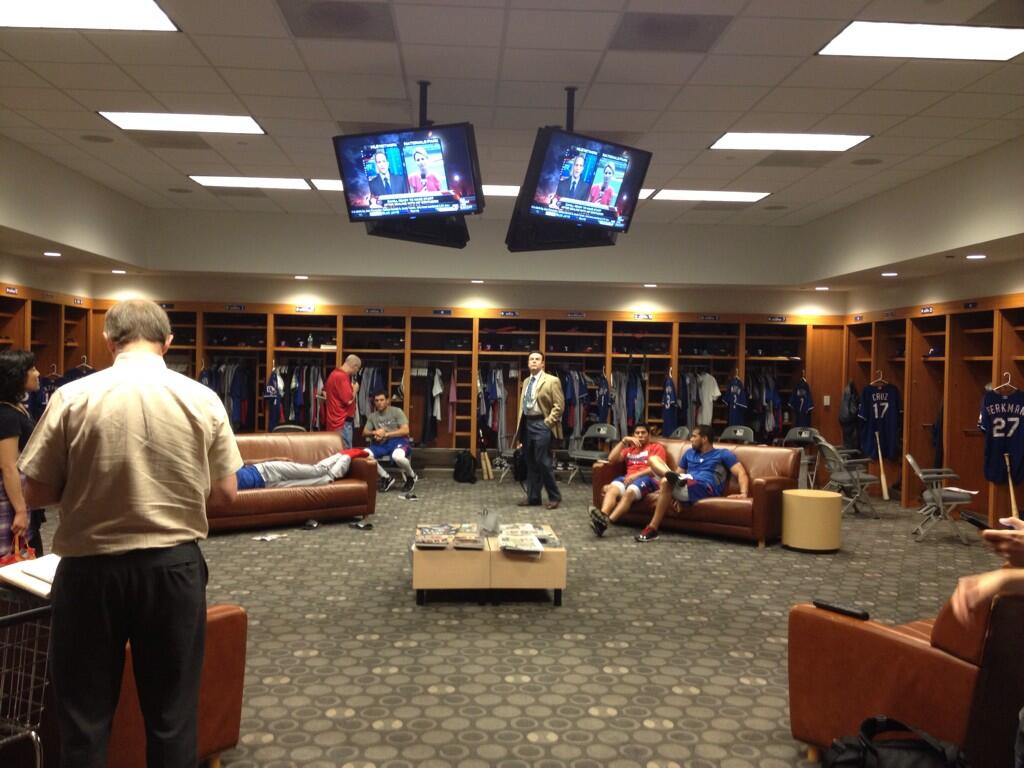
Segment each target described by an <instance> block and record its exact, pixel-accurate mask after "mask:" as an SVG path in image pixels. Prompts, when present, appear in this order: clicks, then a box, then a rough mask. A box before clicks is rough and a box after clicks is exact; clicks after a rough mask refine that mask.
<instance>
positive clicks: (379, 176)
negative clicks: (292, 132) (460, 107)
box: [334, 123, 484, 222]
mask: <svg viewBox="0 0 1024 768" xmlns="http://www.w3.org/2000/svg"><path fill="white" fill-rule="evenodd" d="M334 152H335V154H336V156H337V159H338V170H339V172H340V173H341V181H342V183H343V185H344V187H345V192H344V194H345V204H346V205H347V206H348V217H349V220H350V221H354V222H366V221H375V220H381V219H415V218H418V217H420V216H451V215H466V214H474V213H480V212H481V211H482V210H483V209H484V197H483V187H482V184H481V181H480V163H479V161H478V159H477V153H476V138H475V137H474V134H473V126H472V125H470V124H469V123H453V124H451V125H434V126H430V127H429V128H409V129H406V130H401V131H385V132H381V133H359V134H346V135H343V136H335V137H334Z"/></svg>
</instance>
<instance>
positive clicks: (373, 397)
mask: <svg viewBox="0 0 1024 768" xmlns="http://www.w3.org/2000/svg"><path fill="white" fill-rule="evenodd" d="M379 395H384V397H387V396H388V393H387V392H385V391H384V390H383V389H375V390H374V391H373V393H372V394H371V395H370V399H371V400H376V399H377V397H378V396H379Z"/></svg>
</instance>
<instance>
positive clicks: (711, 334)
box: [679, 333, 739, 339]
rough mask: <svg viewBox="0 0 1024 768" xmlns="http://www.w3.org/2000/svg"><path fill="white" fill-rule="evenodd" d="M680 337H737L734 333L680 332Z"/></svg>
mask: <svg viewBox="0 0 1024 768" xmlns="http://www.w3.org/2000/svg"><path fill="white" fill-rule="evenodd" d="M679 338H680V339H738V338H739V336H738V335H737V334H735V333H680V334H679Z"/></svg>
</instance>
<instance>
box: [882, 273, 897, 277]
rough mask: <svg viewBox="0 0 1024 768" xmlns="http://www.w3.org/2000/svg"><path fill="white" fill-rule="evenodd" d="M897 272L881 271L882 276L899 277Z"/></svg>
mask: <svg viewBox="0 0 1024 768" xmlns="http://www.w3.org/2000/svg"><path fill="white" fill-rule="evenodd" d="M899 275H900V273H899V272H883V273H882V277H899Z"/></svg>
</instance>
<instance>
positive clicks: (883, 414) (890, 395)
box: [859, 384, 902, 459]
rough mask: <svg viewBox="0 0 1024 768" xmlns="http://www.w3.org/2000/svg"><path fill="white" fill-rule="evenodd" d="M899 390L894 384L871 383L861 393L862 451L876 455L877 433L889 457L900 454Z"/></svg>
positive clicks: (885, 454)
mask: <svg viewBox="0 0 1024 768" xmlns="http://www.w3.org/2000/svg"><path fill="white" fill-rule="evenodd" d="M900 410H901V406H900V391H899V389H897V388H896V385H895V384H884V385H882V386H875V385H874V384H868V385H867V386H866V387H864V390H863V391H862V392H861V393H860V413H859V416H860V419H861V421H862V422H863V423H864V428H863V429H862V430H861V437H860V450H861V453H863V454H864V455H865V456H877V455H878V447H877V445H876V444H875V435H876V434H877V435H878V442H879V443H880V444H881V446H882V455H883V456H884V457H885V458H887V459H898V458H899V457H900V450H901V449H902V446H901V445H900Z"/></svg>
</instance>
